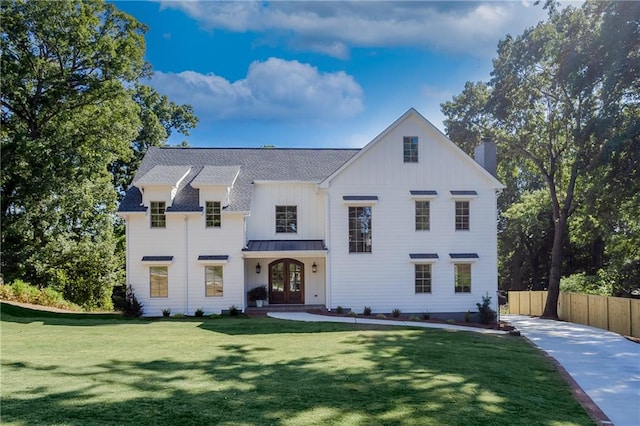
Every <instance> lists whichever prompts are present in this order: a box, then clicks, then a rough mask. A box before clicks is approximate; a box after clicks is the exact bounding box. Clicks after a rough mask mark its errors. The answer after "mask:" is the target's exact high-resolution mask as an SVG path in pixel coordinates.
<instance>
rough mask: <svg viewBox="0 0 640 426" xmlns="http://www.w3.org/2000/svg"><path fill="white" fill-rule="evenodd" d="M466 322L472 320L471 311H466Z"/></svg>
mask: <svg viewBox="0 0 640 426" xmlns="http://www.w3.org/2000/svg"><path fill="white" fill-rule="evenodd" d="M464 322H471V311H467V312H465V313H464Z"/></svg>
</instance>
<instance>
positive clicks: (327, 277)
mask: <svg viewBox="0 0 640 426" xmlns="http://www.w3.org/2000/svg"><path fill="white" fill-rule="evenodd" d="M329 195H330V194H329V191H328V189H327V191H326V192H325V198H326V202H325V203H324V204H325V217H324V223H325V230H324V233H325V237H326V241H327V242H326V246H327V257H326V259H325V272H324V276H325V278H324V279H325V293H326V301H325V303H326V308H327V310H329V311H330V310H331V228H330V224H331V220H330V219H329V214H330V213H331V208H330V205H331V197H330V196H329Z"/></svg>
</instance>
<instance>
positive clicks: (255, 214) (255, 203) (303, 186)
mask: <svg viewBox="0 0 640 426" xmlns="http://www.w3.org/2000/svg"><path fill="white" fill-rule="evenodd" d="M316 186H317V185H316V184H313V183H291V182H281V183H256V184H255V185H254V188H253V195H252V199H251V216H250V217H249V218H247V239H249V240H275V239H277V240H285V239H291V240H322V239H324V237H325V234H324V222H325V220H324V218H325V216H324V215H325V209H324V194H320V193H318V191H317V189H316ZM276 206H297V207H298V208H297V212H298V232H297V233H276V217H275V207H276Z"/></svg>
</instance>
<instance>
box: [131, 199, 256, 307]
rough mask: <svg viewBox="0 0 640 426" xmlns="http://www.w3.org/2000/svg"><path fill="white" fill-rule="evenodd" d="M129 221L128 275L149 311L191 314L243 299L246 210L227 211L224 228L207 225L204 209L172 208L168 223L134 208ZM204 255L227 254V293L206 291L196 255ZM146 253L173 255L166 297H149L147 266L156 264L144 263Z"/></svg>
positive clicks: (225, 268) (136, 292)
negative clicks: (153, 223)
mask: <svg viewBox="0 0 640 426" xmlns="http://www.w3.org/2000/svg"><path fill="white" fill-rule="evenodd" d="M154 201H155V200H154ZM127 227H128V229H127V233H128V238H127V245H128V249H127V250H128V255H127V262H128V264H127V270H128V276H127V279H128V283H129V284H131V286H132V287H133V289H134V292H135V295H136V297H137V298H138V300H139V301H140V303H142V304H143V309H144V315H145V316H160V315H162V310H164V309H171V313H172V315H173V314H177V313H183V314H187V315H193V314H194V312H195V310H196V309H198V308H202V309H203V310H204V311H205V313H207V314H210V313H220V312H221V311H222V310H224V309H228V308H229V307H230V306H231V305H236V306H238V307H240V308H241V307H242V306H243V305H244V296H243V295H244V261H243V259H242V256H241V250H242V246H243V229H244V219H243V217H242V215H240V214H227V213H223V215H222V226H221V228H205V218H204V214H201V213H189V214H181V213H170V214H167V216H166V228H151V227H150V219H149V215H148V213H147V214H130V215H127ZM200 255H228V256H229V260H228V262H227V263H225V264H223V292H224V295H223V297H205V284H204V273H205V272H204V270H205V266H206V264H205V263H202V262H199V261H198V256H200ZM144 256H173V260H172V262H171V263H169V264H167V266H168V275H169V290H168V292H169V294H168V297H166V298H155V297H154V298H152V297H150V282H149V267H150V266H154V265H151V264H148V263H143V262H142V258H143V257H144ZM158 266H160V265H158ZM163 266H164V265H163Z"/></svg>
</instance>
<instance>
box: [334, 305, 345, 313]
mask: <svg viewBox="0 0 640 426" xmlns="http://www.w3.org/2000/svg"><path fill="white" fill-rule="evenodd" d="M343 311H344V309H342V306H338V307H337V308H336V312H337V313H339V314H341V313H342V312H343Z"/></svg>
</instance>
